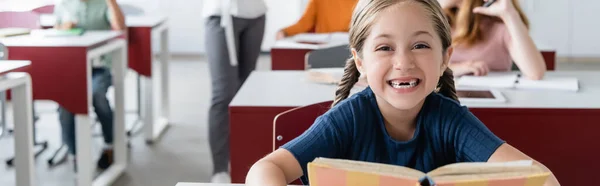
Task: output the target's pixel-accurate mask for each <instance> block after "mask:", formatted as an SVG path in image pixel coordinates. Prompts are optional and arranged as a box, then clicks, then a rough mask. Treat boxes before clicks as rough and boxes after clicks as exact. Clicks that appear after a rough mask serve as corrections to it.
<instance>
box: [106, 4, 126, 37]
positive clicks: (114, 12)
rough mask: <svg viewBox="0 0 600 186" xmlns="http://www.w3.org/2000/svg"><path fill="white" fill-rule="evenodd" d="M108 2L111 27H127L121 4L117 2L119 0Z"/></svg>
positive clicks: (116, 28) (121, 28)
mask: <svg viewBox="0 0 600 186" xmlns="http://www.w3.org/2000/svg"><path fill="white" fill-rule="evenodd" d="M106 4H107V5H108V14H109V15H108V19H109V20H108V21H109V22H110V26H111V28H112V29H113V30H125V29H126V28H127V27H126V26H125V16H124V15H123V11H121V8H120V7H119V4H117V0H106Z"/></svg>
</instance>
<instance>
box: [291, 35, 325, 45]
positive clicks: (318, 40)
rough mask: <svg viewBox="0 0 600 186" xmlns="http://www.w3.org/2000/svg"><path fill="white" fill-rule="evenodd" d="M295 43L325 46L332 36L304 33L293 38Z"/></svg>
mask: <svg viewBox="0 0 600 186" xmlns="http://www.w3.org/2000/svg"><path fill="white" fill-rule="evenodd" d="M293 38H294V41H296V42H298V43H307V44H325V43H328V42H329V40H330V39H331V34H312V33H303V34H297V35H295V36H293Z"/></svg>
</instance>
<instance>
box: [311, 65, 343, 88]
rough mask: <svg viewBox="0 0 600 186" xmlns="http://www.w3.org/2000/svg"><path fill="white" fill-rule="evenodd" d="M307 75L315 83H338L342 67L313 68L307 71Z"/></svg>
mask: <svg viewBox="0 0 600 186" xmlns="http://www.w3.org/2000/svg"><path fill="white" fill-rule="evenodd" d="M307 75H308V79H309V80H310V81H312V82H315V83H325V84H338V83H339V82H340V81H341V80H342V76H343V75H344V68H313V69H309V70H308V71H307Z"/></svg>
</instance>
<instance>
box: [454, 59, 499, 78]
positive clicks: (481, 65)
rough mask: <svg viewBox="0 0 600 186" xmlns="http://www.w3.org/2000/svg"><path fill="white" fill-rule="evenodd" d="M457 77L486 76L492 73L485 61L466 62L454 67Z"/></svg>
mask: <svg viewBox="0 0 600 186" xmlns="http://www.w3.org/2000/svg"><path fill="white" fill-rule="evenodd" d="M452 71H454V75H455V76H462V75H467V74H471V75H474V76H485V75H487V74H488V72H490V69H489V67H488V65H487V63H485V62H483V61H465V62H462V63H459V64H456V65H454V67H452Z"/></svg>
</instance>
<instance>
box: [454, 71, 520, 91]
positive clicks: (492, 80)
mask: <svg viewBox="0 0 600 186" xmlns="http://www.w3.org/2000/svg"><path fill="white" fill-rule="evenodd" d="M518 77H519V76H518V75H517V74H514V73H511V74H507V73H490V74H488V75H487V76H462V77H460V78H458V80H457V81H456V87H466V88H473V87H475V88H479V87H481V88H514V86H515V82H516V81H517V78H518Z"/></svg>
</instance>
